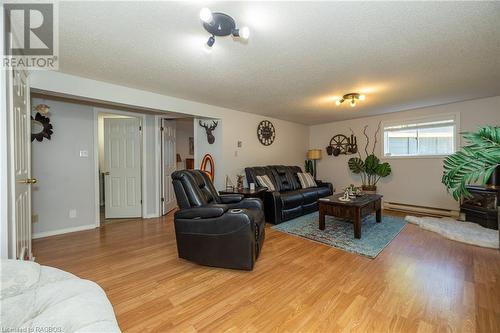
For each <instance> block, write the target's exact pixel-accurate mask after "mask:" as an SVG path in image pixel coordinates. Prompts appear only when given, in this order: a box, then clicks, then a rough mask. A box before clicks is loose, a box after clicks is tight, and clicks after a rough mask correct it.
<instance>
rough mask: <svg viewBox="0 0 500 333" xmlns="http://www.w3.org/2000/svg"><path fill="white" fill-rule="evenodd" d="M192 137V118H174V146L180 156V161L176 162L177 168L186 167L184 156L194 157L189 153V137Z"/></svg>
mask: <svg viewBox="0 0 500 333" xmlns="http://www.w3.org/2000/svg"><path fill="white" fill-rule="evenodd" d="M190 137H192V138H194V123H193V118H183V119H176V124H175V140H176V141H175V142H176V144H175V148H176V151H177V154H179V155H180V156H181V159H182V162H180V163H177V168H178V169H185V168H186V158H194V155H193V154H189V138H190Z"/></svg>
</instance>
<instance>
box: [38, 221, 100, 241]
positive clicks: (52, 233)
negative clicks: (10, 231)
mask: <svg viewBox="0 0 500 333" xmlns="http://www.w3.org/2000/svg"><path fill="white" fill-rule="evenodd" d="M95 228H97V226H96V225H95V224H86V225H80V226H78V227H73V228H63V229H57V230H52V231H44V232H38V233H35V234H33V237H32V238H33V239H37V238H43V237H49V236H55V235H62V234H67V233H70V232H76V231H82V230H90V229H95Z"/></svg>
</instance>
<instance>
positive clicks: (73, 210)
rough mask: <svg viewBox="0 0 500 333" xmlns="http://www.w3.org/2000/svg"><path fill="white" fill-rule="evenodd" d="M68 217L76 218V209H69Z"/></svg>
mask: <svg viewBox="0 0 500 333" xmlns="http://www.w3.org/2000/svg"><path fill="white" fill-rule="evenodd" d="M69 218H70V219H74V218H76V209H70V210H69Z"/></svg>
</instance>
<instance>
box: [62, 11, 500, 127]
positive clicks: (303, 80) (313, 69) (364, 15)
mask: <svg viewBox="0 0 500 333" xmlns="http://www.w3.org/2000/svg"><path fill="white" fill-rule="evenodd" d="M204 6H208V7H210V8H211V9H212V10H213V11H221V12H225V13H227V14H229V15H231V16H233V17H234V18H235V20H236V22H237V24H238V25H240V26H242V25H248V26H249V27H250V29H251V35H250V39H249V40H248V42H247V43H242V42H239V41H234V40H233V39H232V38H231V37H225V38H217V40H216V43H215V46H214V48H213V50H212V51H211V52H210V53H208V52H206V48H205V47H204V44H205V42H206V40H207V38H208V37H209V36H208V33H207V32H206V31H204V30H203V28H202V26H201V23H200V21H199V18H198V12H199V10H200V9H201V8H202V7H204ZM59 17H60V27H59V29H60V61H61V62H60V70H61V71H62V72H65V73H71V74H76V75H80V76H84V77H89V78H93V79H97V80H102V81H107V82H111V83H117V84H121V85H125V86H129V87H134V88H139V89H143V90H148V91H152V92H157V93H161V94H166V95H171V96H175V97H180V98H185V99H190V100H194V101H198V102H203V103H208V104H213V105H218V106H223V107H227V108H232V109H236V110H241V111H247V112H252V113H258V114H262V115H267V116H272V117H276V118H281V119H286V120H291V121H295V122H299V123H304V124H318V123H322V122H327V121H335V120H341V119H349V118H356V117H362V116H369V115H375V114H380V113H385V112H393V111H399V110H402V109H409V108H416V107H422V106H427V105H435V104H443V103H449V102H453V101H461V100H466V99H473V98H480V97H487V96H493V95H499V94H500V3H498V2H474V3H473V2H412V3H403V2H371V3H365V2H203V1H189V2H183V3H177V2H61V3H60V12H59ZM359 91H361V92H364V93H366V95H367V99H366V101H365V102H362V103H360V105H359V106H358V107H356V108H351V107H349V105H347V104H346V103H344V104H345V105H342V106H340V107H337V106H335V103H334V97H335V96H339V95H342V94H345V93H348V92H359ZM170 111H175V110H170Z"/></svg>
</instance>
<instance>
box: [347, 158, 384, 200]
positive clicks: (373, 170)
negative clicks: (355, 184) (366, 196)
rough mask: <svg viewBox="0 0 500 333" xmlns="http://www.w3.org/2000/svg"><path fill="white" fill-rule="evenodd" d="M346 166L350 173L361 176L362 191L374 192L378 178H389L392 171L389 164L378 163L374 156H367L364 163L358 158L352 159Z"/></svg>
mask: <svg viewBox="0 0 500 333" xmlns="http://www.w3.org/2000/svg"><path fill="white" fill-rule="evenodd" d="M347 164H348V165H349V169H351V171H352V172H354V173H356V174H359V175H360V176H361V183H362V185H361V188H362V189H363V191H376V190H377V183H378V181H379V180H380V178H382V177H387V176H389V175H390V174H391V171H392V170H391V166H390V165H389V163H387V162H384V163H380V160H379V159H378V157H377V156H375V155H374V154H370V155H368V156H367V157H366V159H365V160H364V161H363V160H362V159H361V158H360V157H352V158H350V159H349V161H348V162H347Z"/></svg>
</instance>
